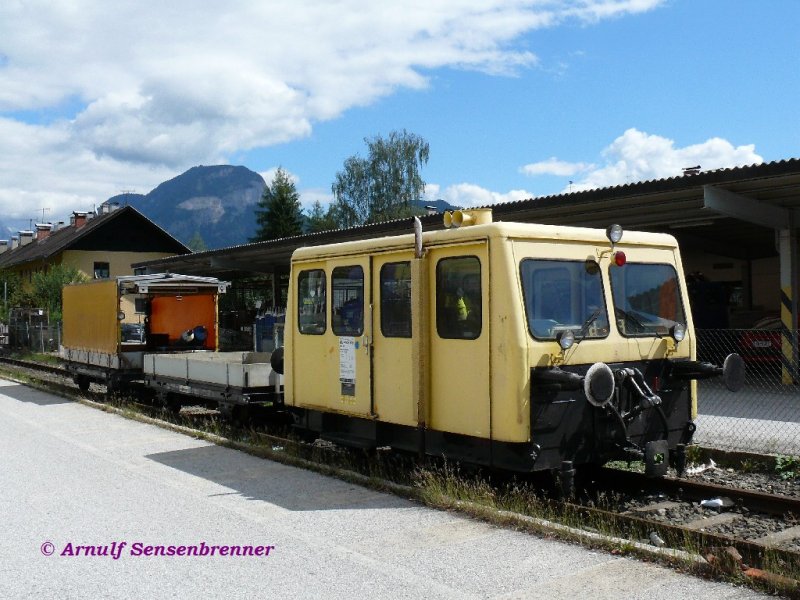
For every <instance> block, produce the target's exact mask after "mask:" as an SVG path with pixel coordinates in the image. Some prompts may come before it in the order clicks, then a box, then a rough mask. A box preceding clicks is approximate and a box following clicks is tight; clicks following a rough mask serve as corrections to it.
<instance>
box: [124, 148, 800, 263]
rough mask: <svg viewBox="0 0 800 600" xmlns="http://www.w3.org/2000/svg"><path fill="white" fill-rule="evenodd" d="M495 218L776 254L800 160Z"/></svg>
mask: <svg viewBox="0 0 800 600" xmlns="http://www.w3.org/2000/svg"><path fill="white" fill-rule="evenodd" d="M491 208H492V212H493V218H494V220H495V221H518V222H530V223H543V224H549V225H572V226H582V227H598V228H603V229H605V227H607V226H608V225H610V224H611V223H619V224H620V225H622V226H623V227H624V228H625V229H629V230H641V231H652V232H660V233H670V234H672V235H674V236H675V237H676V238H677V239H678V242H679V243H680V244H681V247H682V249H683V250H684V252H703V253H709V254H717V255H720V256H727V257H730V258H738V259H759V258H768V257H773V256H777V255H778V251H777V249H776V235H775V231H776V230H779V229H786V228H789V227H796V226H797V224H798V223H799V222H800V221H798V216H800V159H790V160H782V161H778V162H771V163H763V164H759V165H751V166H746V167H736V168H731V169H719V170H714V171H702V170H700V171H699V172H698V171H697V169H691V170H687V171H686V174H684V175H683V176H680V177H672V178H669V179H658V180H652V181H645V182H641V183H632V184H627V185H620V186H615V187H608V188H601V189H595V190H588V191H581V192H573V193H569V194H560V195H555V196H546V197H541V198H532V199H525V200H518V201H516V202H507V203H502V204H495V205H493V206H491ZM421 221H422V225H423V229H425V230H433V229H442V228H443V227H444V225H443V223H442V215H441V214H437V215H428V216H424V217H421ZM412 231H413V219H398V220H395V221H388V222H385V223H377V224H374V225H365V226H362V227H354V228H351V229H344V230H338V231H326V232H321V233H314V234H307V235H301V236H296V237H290V238H283V239H278V240H271V241H267V242H256V243H252V244H244V245H241V246H233V247H229V248H221V249H218V250H209V251H206V252H198V253H194V254H190V255H182V256H173V257H168V258H162V259H157V260H151V261H146V262H141V263H137V264H134V265H133V266H134V268H136V269H137V270H140V272H151V273H152V272H161V271H167V270H168V271H173V272H179V273H186V274H197V275H213V276H217V277H227V278H239V277H246V276H250V275H253V274H257V273H274V272H279V271H281V270H285V269H287V268H288V265H289V262H290V258H291V255H292V252H294V250H295V249H297V248H299V247H303V246H316V245H321V244H330V243H336V242H344V241H351V240H360V239H367V238H373V237H381V236H387V235H401V234H405V233H411V232H412Z"/></svg>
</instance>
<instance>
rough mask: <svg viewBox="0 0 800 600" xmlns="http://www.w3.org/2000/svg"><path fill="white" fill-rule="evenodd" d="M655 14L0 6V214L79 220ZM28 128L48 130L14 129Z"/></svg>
mask: <svg viewBox="0 0 800 600" xmlns="http://www.w3.org/2000/svg"><path fill="white" fill-rule="evenodd" d="M661 1H662V0H638V1H637V0H515V1H513V2H508V1H506V0H489V1H486V2H475V1H474V0H442V1H441V2H435V3H431V2H428V1H422V0H411V1H409V2H402V3H393V4H392V3H384V2H372V1H367V0H342V1H341V2H336V3H331V2H327V1H326V0H317V1H313V0H303V1H300V2H298V1H296V0H275V1H272V2H261V3H257V2H250V3H219V2H210V1H207V0H206V1H201V2H197V1H194V0H192V1H190V0H175V1H173V2H166V3H164V2H160V3H157V4H156V3H155V2H148V1H146V0H145V1H133V0H121V1H119V2H96V1H94V0H30V1H27V2H3V3H0V117H1V116H4V117H5V118H4V119H3V120H2V122H0V129H2V131H0V155H3V156H14V157H16V160H15V162H14V164H13V165H12V164H7V163H6V161H4V163H3V164H2V165H0V181H2V182H3V184H2V185H3V188H2V190H0V213H10V212H17V211H18V209H20V204H21V202H22V201H25V202H26V203H27V202H28V200H30V198H36V203H42V202H44V201H45V198H49V199H50V200H48V201H53V202H56V203H58V204H60V205H61V207H62V208H63V209H64V210H65V211H66V210H72V209H76V208H84V207H85V204H86V202H87V201H89V200H93V201H94V202H99V201H102V200H104V199H105V198H106V197H107V196H109V195H111V194H114V193H116V192H117V191H118V190H117V189H116V188H117V186H119V185H123V186H125V187H131V186H135V187H138V188H140V189H144V188H148V186H152V185H156V184H157V183H159V181H161V179H160V178H161V177H162V176H164V175H168V176H174V174H175V173H176V172H178V171H180V170H182V169H185V168H187V167H189V166H191V165H195V164H198V163H203V164H214V163H218V162H227V157H230V156H232V155H234V154H235V153H236V152H239V151H244V150H248V149H252V148H256V147H264V146H268V145H270V144H276V143H280V142H284V141H287V140H293V139H298V138H302V137H304V136H308V135H309V134H310V132H311V130H312V127H313V124H314V123H315V122H319V121H322V120H327V119H333V118H336V117H337V116H339V115H341V114H342V113H343V112H344V111H346V110H348V109H350V108H352V107H355V106H364V105H368V104H370V103H372V102H374V101H375V100H376V99H378V98H380V97H382V96H386V95H388V94H391V93H393V92H394V91H395V90H397V89H399V88H409V89H420V88H424V87H425V86H427V85H428V79H427V75H426V74H427V73H428V72H429V71H430V70H431V69H437V68H442V67H450V68H460V69H472V70H477V71H482V72H485V73H489V74H504V75H513V74H515V73H517V72H519V71H520V70H521V69H524V68H527V67H530V66H531V65H534V64H536V61H537V58H536V56H535V55H534V54H533V53H532V52H530V51H528V50H526V49H524V48H518V47H515V45H514V44H515V42H516V41H517V40H518V39H519V37H520V36H521V35H523V34H525V33H526V32H529V31H532V30H536V29H540V28H544V27H553V26H556V25H558V24H560V23H563V22H566V21H570V22H579V23H591V22H594V21H596V20H598V19H605V18H610V17H614V16H620V15H625V14H631V13H637V12H642V11H646V10H650V9H651V8H653V7H654V6H656V5H657V4H659V3H660V2H661ZM68 109H72V112H71V113H67V115H66V117H65V118H62V119H60V120H54V117H53V116H52V115H53V114H64V113H65V110H68ZM51 111H55V112H51ZM34 114H39V115H40V116H41V115H42V114H43V115H45V118H44V119H43V122H39V123H38V124H35V125H34V124H29V125H23V123H24V122H30V123H33V122H34V118H33V117H31V115H34ZM20 130H22V131H20ZM8 134H11V135H12V136H14V137H9V135H8ZM16 136H23V137H22V139H18V138H17V137H16ZM26 170H29V171H30V173H32V174H36V175H37V176H36V177H28V176H26V175H24V174H23V172H24V171H26ZM43 172H47V175H46V176H45V177H41V178H40V177H39V175H41V174H42V173H43Z"/></svg>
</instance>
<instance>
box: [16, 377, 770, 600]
mask: <svg viewBox="0 0 800 600" xmlns="http://www.w3.org/2000/svg"><path fill="white" fill-rule="evenodd" d="M0 453H1V456H2V462H0V598H37V599H44V598H56V597H57V598H147V597H153V598H223V597H231V598H248V597H253V598H255V597H261V598H319V597H322V598H325V599H326V600H334V599H337V598H342V599H345V598H346V599H347V600H352V599H353V598H392V599H395V598H459V599H462V598H548V599H559V598H564V599H567V598H569V599H570V600H572V599H574V598H576V597H580V596H581V595H587V594H588V596H586V597H591V598H593V599H602V598H613V599H614V600H622V599H626V598H630V599H633V598H642V599H647V600H658V599H664V600H667V599H668V600H676V599H679V598H686V599H689V598H691V599H695V598H702V599H704V600H708V599H713V598H728V599H744V598H758V597H760V596H759V595H758V594H755V593H754V592H752V591H751V590H747V589H743V588H737V587H734V586H730V585H727V584H720V583H713V582H708V581H703V580H700V579H697V578H694V577H690V576H686V575H682V574H678V573H675V572H673V571H671V570H669V569H665V568H662V567H658V566H654V565H651V564H647V563H642V562H638V561H635V560H631V559H626V558H619V557H615V556H612V555H609V554H605V553H603V552H593V551H590V550H587V549H584V548H582V547H580V546H575V545H571V544H566V543H562V542H558V541H553V540H546V539H541V538H539V537H536V536H533V535H528V534H524V533H519V532H514V531H508V530H504V529H499V528H496V527H493V526H490V525H487V524H484V523H480V522H476V521H472V520H470V519H467V518H463V517H461V516H458V515H454V514H450V513H447V512H442V511H436V510H432V509H428V508H425V507H422V506H419V505H417V504H414V503H412V502H408V501H406V500H403V499H400V498H397V497H394V496H391V495H387V494H382V493H378V492H375V491H371V490H367V489H364V488H360V487H358V486H355V485H352V484H349V483H345V482H342V481H338V480H335V479H330V478H327V477H323V476H321V475H318V474H315V473H311V472H308V471H303V470H300V469H295V468H292V467H287V466H284V465H281V464H277V463H274V462H271V461H267V460H262V459H259V458H255V457H252V456H249V455H246V454H243V453H241V452H236V451H234V450H229V449H226V448H220V447H217V446H214V445H211V444H208V443H206V442H204V441H201V440H196V439H193V438H191V437H187V436H184V435H180V434H176V433H173V432H170V431H167V430H164V429H160V428H158V427H155V426H151V425H147V424H143V423H139V422H136V421H131V420H127V419H124V418H122V417H119V416H116V415H112V414H108V413H104V412H102V411H98V410H94V409H92V408H89V407H86V406H83V405H81V404H77V403H73V402H70V401H67V400H63V399H61V398H58V397H55V396H52V395H49V394H45V393H42V392H39V391H36V390H33V389H30V388H27V387H24V386H21V385H17V384H14V383H11V382H6V381H2V380H0ZM123 542H124V543H125V546H124V547H121V543H123ZM115 543H116V544H115ZM78 546H81V547H82V548H81V549H80V550H76V548H77V547H78ZM87 546H91V547H93V548H92V551H96V550H98V549H99V550H102V548H103V547H108V552H109V553H110V554H112V555H115V554H116V555H118V558H115V557H114V556H86V555H85V553H86V547H87ZM170 546H172V552H173V553H174V554H175V555H173V556H163V555H151V556H146V555H145V553H146V552H147V551H148V550H147V548H155V550H151V552H156V553H158V552H159V549H158V547H163V550H164V552H169V547H170ZM211 546H215V547H216V549H215V551H214V552H215V555H214V556H210V555H206V556H199V555H195V554H199V553H201V551H202V548H206V549H208V548H210V547H211ZM232 547H233V548H236V547H238V548H239V550H238V551H239V552H241V551H242V549H243V548H245V549H246V548H247V547H250V551H251V552H252V553H253V555H249V556H241V555H237V556H231V555H223V556H220V555H219V553H220V552H221V551H222V550H221V548H225V549H226V550H225V551H226V552H227V553H230V552H235V551H236V550H235V549H234V550H232ZM267 547H271V548H270V550H269V555H268V556H267V555H265V554H264V553H265V550H264V549H265V548H267ZM120 548H122V549H121V551H120ZM257 548H261V555H260V556H257V555H255V553H256V552H257V550H256V549H257ZM181 549H182V550H181ZM245 551H246V550H245ZM76 552H78V553H79V555H75V553H76ZM70 553H72V555H71V556H70V555H68V554H70ZM179 553H183V554H184V555H182V556H179V555H177V554H179ZM186 553H189V554H190V555H188V556H187V555H186ZM136 554H138V555H136ZM763 597H764V598H766V596H763Z"/></svg>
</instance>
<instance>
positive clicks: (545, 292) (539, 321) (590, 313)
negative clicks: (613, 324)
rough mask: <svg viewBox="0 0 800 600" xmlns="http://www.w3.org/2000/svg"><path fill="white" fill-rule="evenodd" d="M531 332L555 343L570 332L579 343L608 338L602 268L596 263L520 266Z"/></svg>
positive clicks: (535, 262)
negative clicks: (567, 331) (560, 335)
mask: <svg viewBox="0 0 800 600" xmlns="http://www.w3.org/2000/svg"><path fill="white" fill-rule="evenodd" d="M520 277H521V280H522V295H523V298H524V301H525V314H526V315H527V317H528V329H529V330H530V332H531V335H532V336H533V337H534V338H536V339H539V340H554V339H556V336H557V335H558V334H559V333H560V332H562V331H566V330H570V331H572V332H573V334H574V335H575V338H576V339H583V338H587V339H588V338H604V337H606V336H607V335H608V311H607V310H606V303H605V299H604V296H603V282H602V277H601V274H600V266H599V265H598V264H597V263H596V262H595V261H593V260H586V261H583V260H572V261H569V260H542V259H533V258H528V259H524V260H523V261H522V262H521V263H520Z"/></svg>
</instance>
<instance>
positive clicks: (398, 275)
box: [381, 261, 411, 338]
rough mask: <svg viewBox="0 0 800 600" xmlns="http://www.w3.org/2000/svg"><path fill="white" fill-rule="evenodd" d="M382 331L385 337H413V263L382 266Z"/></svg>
mask: <svg viewBox="0 0 800 600" xmlns="http://www.w3.org/2000/svg"><path fill="white" fill-rule="evenodd" d="M381 333H382V334H383V336H384V337H402V338H410V337H411V263H409V262H408V261H406V262H396V263H386V264H385V265H383V266H382V267H381Z"/></svg>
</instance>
